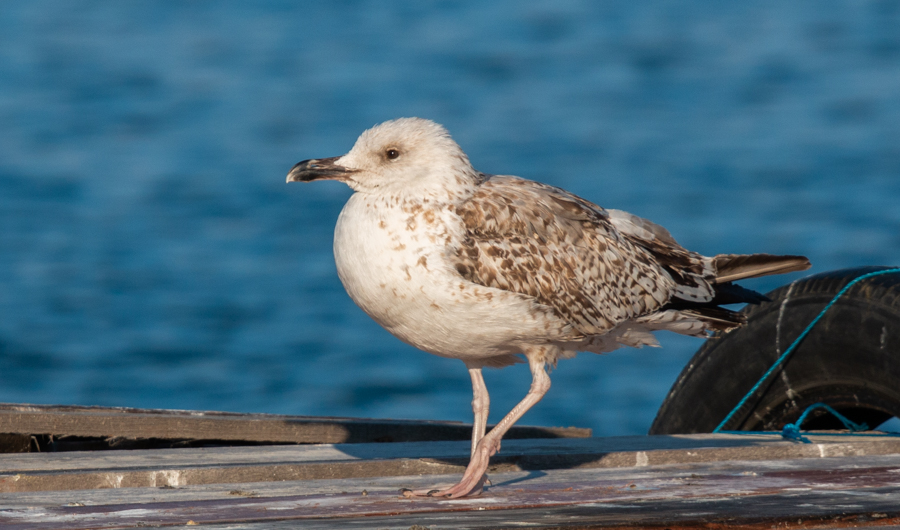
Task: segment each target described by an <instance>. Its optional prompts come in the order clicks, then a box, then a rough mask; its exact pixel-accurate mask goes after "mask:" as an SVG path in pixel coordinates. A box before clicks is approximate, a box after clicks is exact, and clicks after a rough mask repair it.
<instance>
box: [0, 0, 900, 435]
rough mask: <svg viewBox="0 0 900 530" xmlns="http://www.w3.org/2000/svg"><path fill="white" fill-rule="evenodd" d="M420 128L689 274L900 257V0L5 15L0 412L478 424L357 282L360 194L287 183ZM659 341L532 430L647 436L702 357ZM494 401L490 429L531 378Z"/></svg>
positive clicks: (78, 10) (460, 391) (454, 365)
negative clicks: (636, 226) (340, 251)
mask: <svg viewBox="0 0 900 530" xmlns="http://www.w3.org/2000/svg"><path fill="white" fill-rule="evenodd" d="M413 115H415V116H422V117H427V118H431V119H434V120H436V121H438V122H441V123H443V124H445V125H446V126H447V127H448V128H449V130H450V131H451V133H452V134H453V135H454V137H455V138H456V139H457V140H458V142H459V143H460V144H461V145H462V147H463V148H464V149H465V150H466V151H467V152H468V153H469V155H470V158H471V160H472V161H473V163H474V165H475V166H476V167H477V168H479V169H480V170H482V171H485V172H490V173H507V174H517V175H520V176H523V177H527V178H532V179H536V180H541V181H544V182H548V183H551V184H555V185H558V186H562V187H565V188H567V189H570V190H571V191H574V192H576V193H578V194H580V195H582V196H584V197H586V198H588V199H590V200H592V201H595V202H597V203H599V204H601V205H603V206H608V207H613V208H620V209H625V210H628V211H631V212H634V213H636V214H639V215H642V216H645V217H648V218H651V219H653V220H655V221H657V222H659V223H661V224H663V225H665V226H667V227H668V228H670V229H671V231H672V232H673V233H674V235H675V236H676V237H677V238H678V239H679V240H680V241H681V242H682V243H683V244H684V245H685V246H687V247H689V248H691V249H694V250H697V251H700V252H703V253H708V254H712V253H719V252H772V253H799V254H805V255H808V256H809V257H810V258H811V259H812V262H813V264H814V268H813V271H812V272H821V271H825V270H829V269H835V268H842V267H850V266H856V265H864V264H879V265H898V264H900V2H897V1H877V2H876V1H872V2H857V1H849V0H848V1H844V2H838V1H835V2H831V1H829V2H757V1H750V2H741V3H739V4H737V3H725V4H719V3H710V2H702V1H695V2H628V1H621V2H575V1H561V0H554V1H552V2H516V1H509V0H506V1H499V2H494V3H491V4H489V5H481V4H480V3H470V4H462V5H459V4H455V3H438V2H416V1H409V2H350V1H343V2H337V1H331V2H319V3H305V2H304V3H293V2H255V3H239V2H232V3H219V2H199V1H198V2H125V1H123V2H76V1H58V2H44V1H29V2H11V3H6V4H4V5H3V8H2V10H0V401H6V402H30V403H66V404H85V405H111V406H131V407H166V408H181V409H211V410H231V411H258V412H272V413H287V414H313V415H347V416H369V417H397V418H428V419H447V420H464V421H469V418H470V414H471V413H470V409H469V400H470V387H469V380H468V376H467V374H466V371H465V369H464V367H463V365H462V363H460V362H458V361H452V360H446V359H440V358H437V357H433V356H430V355H427V354H424V353H421V352H418V351H416V350H414V349H413V348H411V347H409V346H406V345H404V344H402V343H400V342H399V341H397V340H395V339H394V338H393V337H391V336H390V335H388V334H387V333H386V332H385V331H383V330H382V329H381V328H379V327H378V326H377V325H376V324H375V323H374V322H372V321H370V320H369V319H368V317H366V316H365V315H364V314H363V313H362V312H361V311H360V310H359V309H357V308H356V307H355V306H354V305H353V303H352V302H351V301H350V299H349V298H348V297H347V295H346V294H345V293H344V291H343V289H342V287H341V285H340V283H339V281H338V279H337V276H336V273H335V268H334V263H333V259H332V256H331V237H332V231H333V227H334V223H335V220H336V218H337V215H338V212H339V211H340V209H341V206H342V204H343V203H344V201H346V199H347V197H348V196H349V194H350V192H349V190H348V189H346V188H345V187H343V186H342V185H340V184H337V183H320V184H317V185H309V186H301V185H290V186H287V185H285V183H284V176H285V174H286V172H287V170H288V169H289V168H290V167H291V166H292V165H293V164H294V163H295V162H297V161H299V160H301V159H305V158H312V157H322V156H332V155H339V154H342V153H344V152H346V150H348V149H349V148H350V146H351V145H352V144H353V141H354V140H355V139H356V137H357V135H358V134H359V133H360V132H361V131H362V130H363V129H365V128H367V127H370V126H371V125H373V124H375V123H377V122H380V121H383V120H385V119H390V118H395V117H400V116H413ZM796 277H798V275H791V276H787V277H781V278H768V279H762V280H757V281H755V282H749V286H751V287H754V288H757V289H761V290H768V289H771V288H774V287H776V286H778V285H780V284H781V283H784V282H787V281H789V280H791V279H794V278H796ZM660 338H661V340H662V343H663V348H661V349H643V350H620V351H617V352H614V353H612V354H609V355H606V356H602V357H601V356H596V355H589V354H582V355H581V356H579V357H578V358H577V359H575V360H570V361H565V362H563V363H561V364H560V366H559V368H558V369H557V370H556V371H554V372H553V374H552V375H551V377H552V380H553V388H552V389H551V390H550V393H549V395H548V396H547V397H546V398H545V400H544V401H543V402H541V403H540V404H539V405H538V406H537V407H536V408H535V409H533V410H532V411H531V412H529V413H528V415H527V416H526V417H525V419H524V420H523V423H529V424H542V425H578V426H585V427H592V428H594V430H595V433H596V434H598V435H612V434H632V433H642V432H645V431H646V429H647V428H648V427H649V425H650V422H651V421H652V419H653V417H654V415H655V412H656V409H657V407H658V406H659V404H660V402H661V401H662V399H663V397H664V396H665V394H666V392H667V391H668V388H669V387H670V385H671V384H672V382H673V381H674V379H675V377H676V376H677V374H678V373H679V371H680V370H681V368H682V366H683V365H684V364H685V363H686V361H687V360H688V359H689V358H690V356H691V355H692V354H693V352H694V351H695V350H696V349H697V348H698V347H699V345H700V341H699V340H698V339H689V338H683V337H679V336H675V335H663V336H661V337H660ZM487 383H488V387H489V388H490V389H491V391H492V398H493V400H492V405H493V414H492V420H494V421H496V420H497V419H499V417H500V415H501V414H503V413H505V412H506V411H507V410H508V409H509V408H511V407H512V405H513V404H514V403H515V402H516V401H518V400H519V399H520V398H521V397H522V396H523V395H524V393H525V391H526V390H527V387H528V383H529V375H528V371H527V369H526V368H524V367H521V366H520V367H515V368H509V369H506V370H502V371H490V372H489V373H488V374H487Z"/></svg>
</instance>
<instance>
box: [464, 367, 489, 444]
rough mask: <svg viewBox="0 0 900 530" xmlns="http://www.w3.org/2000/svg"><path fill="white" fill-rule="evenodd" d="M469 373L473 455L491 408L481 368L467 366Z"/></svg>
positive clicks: (485, 428) (482, 436)
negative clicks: (470, 378) (473, 419)
mask: <svg viewBox="0 0 900 530" xmlns="http://www.w3.org/2000/svg"><path fill="white" fill-rule="evenodd" d="M469 375H470V376H471V377H472V412H473V413H474V415H475V421H474V423H472V454H471V456H472V457H474V456H475V448H476V447H477V446H478V442H480V441H481V439H482V438H484V433H485V431H486V430H487V419H488V411H489V410H490V408H491V396H490V395H488V391H487V386H486V385H485V384H484V377H482V375H481V368H480V367H479V368H472V367H469Z"/></svg>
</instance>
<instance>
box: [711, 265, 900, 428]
mask: <svg viewBox="0 0 900 530" xmlns="http://www.w3.org/2000/svg"><path fill="white" fill-rule="evenodd" d="M896 272H900V268H896V269H885V270H882V271H875V272H870V273H868V274H863V275H862V276H858V277H856V278H854V279H853V281H851V282H850V283H848V284H847V285H845V286H844V288H843V289H841V290H840V291H839V292H838V294H836V295H835V296H834V298H832V299H831V301H830V302H828V305H826V306H825V308H824V309H822V311H821V312H820V313H819V314H818V316H816V318H814V319H813V321H812V322H810V323H809V325H808V326H806V329H804V330H803V333H801V334H800V335H799V336H798V337H797V338H796V339H794V342H792V343H791V345H790V346H788V348H787V349H786V350H784V353H782V354H781V357H779V358H778V359H777V360H776V361H775V364H773V365H772V367H771V368H769V370H768V371H767V372H766V373H764V374H763V375H762V377H760V378H759V381H757V382H756V384H755V385H753V388H751V389H750V391H749V392H747V394H746V395H745V396H744V397H743V399H741V401H740V402H738V404H737V405H735V407H734V408H733V409H731V412H729V413H728V416H725V419H724V420H722V423H720V424H719V425H718V426H717V427H716V428H715V429H713V432H714V433H715V432H723V431H722V427H724V426H725V425H726V424H727V423H728V422H729V421H731V418H732V417H734V415H735V414H737V411H738V410H740V408H741V407H743V406H744V404H745V403H747V400H749V399H750V398H751V397H752V396H753V394H755V393H756V391H757V390H759V387H761V386H762V385H763V383H765V382H766V381H767V380H768V379H769V376H770V375H772V373H773V372H775V370H776V369H778V367H780V366H781V365H782V364H783V363H784V361H785V360H786V359H787V358H788V356H790V354H791V353H793V352H794V350H795V349H796V348H797V346H798V345H799V344H800V343H801V342H802V341H803V339H804V338H806V336H807V335H808V334H809V332H810V331H811V330H812V328H813V326H815V325H816V323H818V322H819V320H821V319H822V317H823V316H825V313H827V312H828V310H829V309H831V306H833V305H834V304H835V302H837V301H838V299H839V298H840V297H841V296H843V295H844V293H846V292H847V291H848V290H850V288H851V287H853V286H854V285H856V284H857V283H858V282H860V281H862V280H865V279H866V278H871V277H873V276H880V275H882V274H890V273H896ZM807 412H808V409H807ZM804 414H805V412H804ZM848 421H849V420H848Z"/></svg>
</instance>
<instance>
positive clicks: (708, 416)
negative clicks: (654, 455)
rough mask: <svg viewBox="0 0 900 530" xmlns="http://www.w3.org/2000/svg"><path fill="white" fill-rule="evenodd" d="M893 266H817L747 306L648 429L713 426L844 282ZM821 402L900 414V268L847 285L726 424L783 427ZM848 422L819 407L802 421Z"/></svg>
mask: <svg viewBox="0 0 900 530" xmlns="http://www.w3.org/2000/svg"><path fill="white" fill-rule="evenodd" d="M888 268H890V267H861V268H855V269H844V270H838V271H832V272H826V273H823V274H817V275H815V276H810V277H809V278H804V279H802V280H798V281H796V282H794V283H792V284H790V285H785V286H784V287H780V288H778V289H775V290H774V291H772V292H771V293H768V297H769V298H771V299H772V302H765V303H762V304H760V305H758V306H748V307H746V308H745V309H744V310H743V312H744V313H746V315H747V325H746V326H743V327H741V328H740V329H737V330H735V331H732V332H731V333H727V334H724V335H722V336H721V337H714V338H711V339H709V340H708V341H707V342H706V343H705V344H704V345H703V347H701V348H700V349H699V350H698V351H697V353H696V354H695V355H694V357H693V358H692V359H691V361H690V362H689V363H688V365H687V366H686V367H685V368H684V370H683V371H682V372H681V375H679V376H678V379H677V380H676V382H675V384H674V385H673V386H672V389H671V390H670V391H669V395H668V396H667V397H666V399H665V401H663V404H662V406H661V407H660V408H659V412H658V413H657V415H656V419H655V420H654V422H653V425H652V426H651V427H650V434H679V433H701V432H712V431H713V429H715V428H716V426H717V425H718V424H719V423H720V422H721V421H722V420H723V419H724V418H725V417H726V416H727V415H728V413H729V412H731V409H732V408H734V406H735V405H737V404H738V403H739V402H740V400H741V399H742V398H743V397H744V395H745V394H746V393H747V392H748V391H749V390H750V389H751V388H752V387H753V385H754V384H756V382H757V381H758V380H759V378H760V377H761V376H762V375H763V374H764V373H765V372H766V371H767V370H768V369H769V367H771V366H772V364H773V363H774V362H775V360H776V359H777V358H778V357H779V356H780V354H781V352H783V351H784V350H786V349H787V348H788V347H789V346H790V344H791V343H792V342H793V341H794V339H795V338H796V337H798V336H799V335H800V333H802V331H803V330H804V329H805V328H806V326H807V325H809V323H810V322H812V321H813V319H815V318H816V316H817V315H818V314H819V313H820V312H821V311H822V309H823V308H824V307H825V305H826V304H828V302H830V301H831V299H832V298H834V296H835V295H836V294H837V293H838V292H839V291H840V290H841V289H843V288H844V287H845V286H846V285H847V284H848V283H850V282H851V281H852V280H854V279H855V278H857V277H859V276H861V275H863V274H867V273H869V272H873V271H878V270H884V269H888ZM779 315H780V320H781V322H780V325H779ZM779 328H780V330H779ZM818 402H822V403H826V404H828V405H830V406H831V407H833V408H834V409H835V410H837V411H838V412H840V413H842V414H844V415H845V416H847V417H848V418H849V419H851V420H853V421H854V422H857V423H862V422H865V423H867V424H868V425H869V427H872V428H874V427H876V426H878V425H879V424H881V423H883V422H884V421H886V420H888V419H890V418H891V417H895V416H896V417H900V273H888V274H882V275H879V276H874V277H871V278H866V279H864V280H861V281H860V282H858V283H857V284H856V285H854V286H852V287H851V288H850V289H849V290H848V291H847V292H846V293H844V295H843V296H841V298H840V299H839V300H838V301H837V302H836V303H835V304H834V305H833V306H832V307H831V308H830V309H829V310H828V312H827V313H826V314H825V316H824V317H822V319H821V320H820V321H819V322H818V323H817V324H816V325H815V327H813V329H812V331H810V333H809V335H807V336H806V337H805V338H804V339H803V341H802V342H801V343H800V344H799V345H798V346H797V348H796V349H795V350H794V352H793V353H792V354H791V355H790V356H789V357H788V359H787V361H786V362H785V364H784V365H783V366H782V368H781V370H777V371H776V373H774V374H772V376H771V377H770V378H769V380H768V381H767V382H766V383H765V384H763V386H761V387H760V388H759V389H758V390H757V391H756V393H755V395H754V396H752V397H751V398H750V399H749V400H747V402H746V403H745V404H744V406H743V407H742V408H741V410H739V411H738V412H737V413H736V414H735V415H734V416H733V417H732V419H731V420H730V421H729V422H728V424H726V425H725V426H724V427H723V430H733V431H738V430H743V431H772V430H781V428H782V427H783V426H784V425H785V424H786V423H790V422H794V421H796V420H797V418H799V416H800V414H801V413H802V412H803V410H804V409H806V407H807V406H809V405H812V404H813V403H818ZM841 428H843V426H842V425H841V423H840V421H839V420H837V419H836V418H834V417H833V416H831V415H830V414H828V413H827V412H825V411H824V410H821V409H819V410H818V411H816V412H813V413H811V414H810V416H809V419H808V420H807V421H806V422H804V424H803V429H841Z"/></svg>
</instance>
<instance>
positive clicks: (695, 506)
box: [0, 455, 900, 530]
mask: <svg viewBox="0 0 900 530" xmlns="http://www.w3.org/2000/svg"><path fill="white" fill-rule="evenodd" d="M455 478H457V477H455V476H444V477H435V476H429V477H402V478H401V477H378V478H373V479H368V480H366V481H362V482H363V483H365V484H368V486H367V491H366V494H363V492H361V491H359V490H358V486H360V484H361V482H360V481H359V480H330V481H321V483H322V484H320V485H319V487H318V488H316V487H315V486H310V485H309V483H308V482H307V483H304V482H294V483H287V484H281V485H278V486H277V488H278V492H277V493H276V492H275V491H274V490H272V491H268V490H266V489H265V488H267V487H270V486H269V485H261V487H258V486H260V485H254V484H244V485H240V486H239V487H240V488H244V489H237V488H236V489H234V490H231V491H229V492H227V493H226V492H225V491H224V488H221V489H219V490H218V491H213V490H211V489H208V488H207V489H205V491H204V493H205V494H206V495H207V497H204V498H197V497H191V498H188V497H187V496H185V495H184V494H182V493H181V492H193V491H195V490H196V489H197V488H202V487H185V488H183V489H175V490H170V489H167V490H159V489H155V490H153V491H154V492H156V493H148V492H147V491H142V490H119V491H116V492H114V493H115V494H116V495H118V497H116V498H114V499H109V500H108V502H107V501H104V500H103V499H102V498H101V497H100V496H102V495H103V494H104V493H105V492H101V491H95V492H69V493H70V494H71V495H72V496H73V497H72V498H73V499H81V500H73V501H71V505H60V504H57V505H55V506H48V505H35V504H31V503H32V502H33V501H34V500H35V499H34V494H4V495H3V496H2V497H0V499H2V500H3V509H2V510H0V526H3V527H4V528H10V529H15V530H39V529H45V528H113V527H126V526H138V525H143V526H150V525H178V524H181V525H185V524H186V523H187V522H188V521H193V522H194V523H199V524H203V525H211V524H215V525H221V526H218V528H235V529H236V528H246V529H260V528H298V527H303V528H403V529H408V528H410V527H411V526H412V525H414V524H418V525H420V526H425V527H431V526H432V525H437V526H438V527H450V526H452V527H453V528H496V527H510V526H515V527H526V528H547V527H552V528H559V527H566V526H579V527H610V526H611V527H615V526H631V527H633V526H636V525H640V526H659V525H666V526H668V527H672V526H676V527H699V526H703V527H713V528H715V527H722V526H727V525H743V526H751V527H753V526H757V527H760V528H762V527H764V526H768V527H771V526H773V525H776V524H777V525H778V526H780V527H791V526H794V527H803V526H804V525H805V526H820V527H821V526H823V525H824V526H828V525H848V524H849V523H852V524H853V525H854V526H857V525H864V524H878V525H887V524H900V487H898V486H900V456H897V455H894V456H881V457H842V458H823V459H800V460H796V459H794V460H782V461H774V462H773V461H768V462H739V461H729V462H714V463H705V464H689V465H677V466H676V465H669V466H648V467H643V468H632V469H627V470H626V469H579V470H557V471H552V470H551V471H540V472H531V473H509V474H495V475H493V476H492V480H493V484H494V485H493V486H491V487H489V488H488V490H487V491H486V492H485V494H483V495H482V496H481V497H476V498H471V499H460V500H453V501H450V500H437V499H416V500H410V499H404V498H402V497H400V496H399V495H397V492H396V488H397V487H398V484H404V485H408V486H413V487H427V486H430V485H433V484H434V483H435V481H437V482H438V483H440V482H444V481H452V480H454V479H455ZM315 482H319V481H315ZM323 485H325V486H324V487H323ZM271 487H274V486H271ZM329 490H330V491H329ZM127 491H142V495H144V497H143V498H138V497H133V498H131V499H130V502H127V501H128V500H129V499H128V498H123V497H122V495H123V492H127ZM111 493H113V492H111ZM214 493H217V494H218V495H219V497H216V496H212V495H213V494H214ZM88 494H91V495H94V497H92V498H88V497H84V495H88ZM54 495H56V496H57V497H55V499H57V500H64V499H63V498H61V497H59V496H60V495H64V492H57V493H54ZM150 496H152V497H150ZM122 501H126V502H122ZM798 520H799V521H801V522H800V523H798V522H797V521H798Z"/></svg>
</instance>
